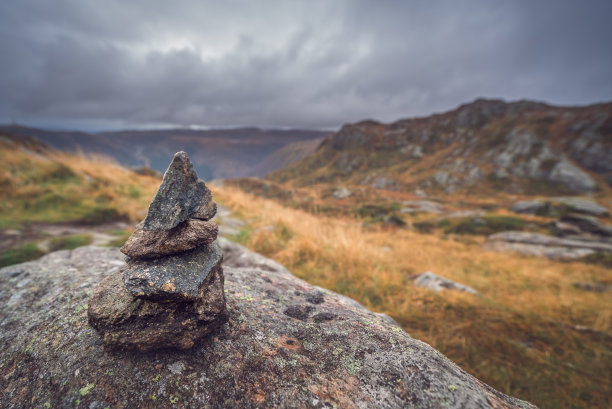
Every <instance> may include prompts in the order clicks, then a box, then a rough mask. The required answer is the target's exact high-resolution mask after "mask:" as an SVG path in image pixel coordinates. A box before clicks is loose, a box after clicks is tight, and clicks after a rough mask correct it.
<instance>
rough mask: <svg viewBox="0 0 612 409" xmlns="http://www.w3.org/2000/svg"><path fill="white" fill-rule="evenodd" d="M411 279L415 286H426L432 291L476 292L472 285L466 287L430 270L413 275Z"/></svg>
mask: <svg viewBox="0 0 612 409" xmlns="http://www.w3.org/2000/svg"><path fill="white" fill-rule="evenodd" d="M413 281H414V283H415V284H416V285H417V286H419V287H423V288H428V289H430V290H433V291H442V290H456V291H463V292H466V293H471V294H478V291H476V290H474V289H473V288H472V287H468V286H467V285H463V284H459V283H457V282H455V281H452V280H449V279H448V278H444V277H441V276H439V275H437V274H434V273H432V272H431V271H427V272H425V273H422V274H418V275H416V276H414V277H413Z"/></svg>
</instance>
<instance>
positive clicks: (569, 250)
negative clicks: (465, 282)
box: [485, 231, 612, 259]
mask: <svg viewBox="0 0 612 409" xmlns="http://www.w3.org/2000/svg"><path fill="white" fill-rule="evenodd" d="M485 247H486V248H488V249H490V250H494V251H515V252H518V253H523V254H528V255H532V256H543V257H547V258H551V259H576V258H581V257H586V256H589V255H591V254H594V253H597V252H606V253H609V252H612V244H610V243H602V242H599V241H592V240H576V239H565V238H559V237H553V236H548V235H545V234H539V233H527V232H520V231H505V232H501V233H495V234H492V235H490V236H489V237H488V240H487V242H486V243H485Z"/></svg>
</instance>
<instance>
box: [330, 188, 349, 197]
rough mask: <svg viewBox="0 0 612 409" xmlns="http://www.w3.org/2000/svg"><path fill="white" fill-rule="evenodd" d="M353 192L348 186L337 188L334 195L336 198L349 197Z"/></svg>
mask: <svg viewBox="0 0 612 409" xmlns="http://www.w3.org/2000/svg"><path fill="white" fill-rule="evenodd" d="M352 194H353V192H351V191H350V190H348V189H347V188H346V187H344V186H343V187H340V188H338V189H336V190H335V191H334V193H333V196H334V197H335V198H336V199H346V198H347V197H349V196H351V195H352Z"/></svg>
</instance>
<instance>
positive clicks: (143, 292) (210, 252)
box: [122, 243, 223, 302]
mask: <svg viewBox="0 0 612 409" xmlns="http://www.w3.org/2000/svg"><path fill="white" fill-rule="evenodd" d="M222 259H223V254H222V252H221V248H220V247H219V245H218V244H217V243H211V244H210V245H208V246H203V247H199V248H197V249H195V250H192V251H190V252H188V253H180V254H175V255H171V256H167V257H164V258H157V259H151V260H135V259H131V260H129V261H128V263H127V266H126V267H125V268H124V269H123V271H122V274H123V282H124V284H125V288H126V289H127V291H128V292H129V293H130V294H131V295H132V296H133V297H138V298H144V299H148V300H152V301H175V302H178V301H198V299H199V298H200V296H201V294H200V292H201V289H202V286H203V285H204V283H206V282H207V278H208V275H209V274H210V273H212V271H213V270H218V269H220V268H221V260H222Z"/></svg>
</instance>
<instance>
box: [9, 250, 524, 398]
mask: <svg viewBox="0 0 612 409" xmlns="http://www.w3.org/2000/svg"><path fill="white" fill-rule="evenodd" d="M221 246H222V247H223V250H224V253H225V262H224V270H225V276H226V283H225V284H226V290H225V292H226V297H227V308H228V314H229V321H228V322H227V323H226V324H224V325H223V326H222V328H221V329H220V330H219V331H218V332H217V333H216V334H214V335H213V336H211V337H208V338H207V339H205V340H204V341H203V342H202V343H201V344H200V345H198V346H196V347H195V348H194V349H192V350H190V351H188V352H184V351H177V350H162V351H158V352H154V353H146V354H143V353H137V352H126V351H123V352H121V351H120V352H108V351H105V350H104V348H103V346H102V342H101V339H100V336H99V334H97V333H96V332H95V331H94V330H93V329H92V328H91V327H90V326H89V325H88V323H87V308H86V307H87V303H88V300H89V298H90V296H91V294H92V290H93V288H94V287H95V286H96V285H97V283H98V282H99V281H100V280H101V279H102V278H103V277H105V276H108V275H110V274H113V273H114V272H116V271H117V270H118V269H120V268H121V267H123V266H124V265H125V262H124V258H123V256H122V255H121V254H120V253H119V251H118V250H117V249H107V248H96V247H82V248H79V249H76V250H74V251H61V252H57V253H52V254H49V255H47V256H45V257H43V258H41V259H40V260H37V261H34V262H29V263H25V264H19V265H15V266H11V267H7V268H4V269H2V270H0V305H1V307H0V329H1V331H0V349H1V352H0V373H1V374H2V376H1V377H0V389H1V390H2V394H1V395H0V406H2V407H3V408H29V407H41V408H51V407H52V408H65V407H88V408H105V407H112V408H134V407H144V408H154V407H160V408H164V407H178V408H236V407H240V408H255V407H282V408H294V407H295V408H326V407H343V408H360V407H379V408H438V407H449V408H451V407H452V408H460V407H470V408H532V407H534V406H532V405H530V404H528V403H527V402H523V401H520V400H517V399H514V398H511V397H508V396H505V395H503V394H501V393H499V392H497V391H495V390H494V389H492V388H490V387H489V386H487V385H485V384H484V383H482V382H480V381H478V380H477V379H475V378H474V377H472V376H470V375H469V374H467V373H466V372H465V371H463V370H462V369H461V368H459V367H458V366H457V365H455V364H453V363H452V362H451V361H449V360H448V359H447V358H445V357H444V356H443V355H442V354H440V353H439V352H437V351H436V350H434V349H433V348H431V347H430V346H429V345H427V344H425V343H423V342H420V341H417V340H415V339H413V338H411V337H410V336H409V335H408V334H407V333H405V332H404V331H403V330H402V329H400V328H399V327H398V326H397V325H396V324H395V323H394V322H393V320H391V319H390V318H389V317H387V316H384V315H381V314H375V313H372V312H370V311H368V310H367V309H365V308H364V307H362V306H361V305H359V304H357V303H356V302H355V301H352V300H351V299H348V298H346V297H343V296H341V295H339V294H336V293H332V292H330V291H326V290H322V289H320V288H318V287H314V286H312V285H310V284H307V283H306V282H304V281H302V280H299V279H297V278H296V277H294V276H293V275H291V274H290V273H289V272H288V271H287V270H286V269H285V268H283V267H282V266H280V265H279V264H277V263H275V262H274V261H272V260H269V259H266V258H264V257H263V256H260V255H258V254H256V253H252V252H249V251H248V250H246V249H244V248H242V247H241V246H238V245H236V244H233V243H231V242H228V241H224V240H222V241H221Z"/></svg>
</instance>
